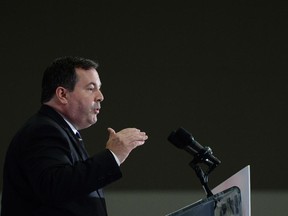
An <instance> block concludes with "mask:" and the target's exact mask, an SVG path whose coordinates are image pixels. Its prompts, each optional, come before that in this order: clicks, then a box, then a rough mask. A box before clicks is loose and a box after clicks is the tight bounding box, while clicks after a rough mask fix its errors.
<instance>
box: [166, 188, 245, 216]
mask: <svg viewBox="0 0 288 216" xmlns="http://www.w3.org/2000/svg"><path fill="white" fill-rule="evenodd" d="M166 216H243V213H242V200H241V191H240V189H239V188H238V187H236V186H234V187H231V188H228V189H226V190H224V191H222V192H220V193H217V194H215V195H213V196H210V197H208V198H205V199H203V200H200V201H198V202H195V203H193V204H191V205H188V206H185V207H183V208H181V209H179V210H177V211H175V212H172V213H170V214H167V215H166Z"/></svg>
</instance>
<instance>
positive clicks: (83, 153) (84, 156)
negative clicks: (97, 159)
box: [75, 131, 89, 160]
mask: <svg viewBox="0 0 288 216" xmlns="http://www.w3.org/2000/svg"><path fill="white" fill-rule="evenodd" d="M75 135H76V137H77V140H78V144H79V147H80V150H81V156H82V158H83V160H86V159H87V158H88V157H89V155H88V153H87V151H86V149H85V147H84V142H83V139H82V137H81V135H80V133H79V132H78V131H77V132H76V134H75Z"/></svg>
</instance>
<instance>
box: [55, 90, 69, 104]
mask: <svg viewBox="0 0 288 216" xmlns="http://www.w3.org/2000/svg"><path fill="white" fill-rule="evenodd" d="M67 93H68V90H67V89H66V88H64V87H61V86H59V87H58V88H57V89H56V92H55V94H56V97H57V99H58V101H59V102H60V103H62V104H67V103H68V100H67Z"/></svg>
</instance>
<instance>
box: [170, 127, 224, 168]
mask: <svg viewBox="0 0 288 216" xmlns="http://www.w3.org/2000/svg"><path fill="white" fill-rule="evenodd" d="M168 140H169V141H170V142H171V143H172V144H174V145H175V146H176V147H177V148H180V149H184V150H186V151H187V152H189V153H190V154H192V155H193V156H194V157H197V158H199V156H201V157H200V159H201V160H203V159H204V162H206V163H208V165H211V163H213V164H214V165H216V166H217V165H218V164H220V163H221V161H220V160H219V159H218V158H216V157H215V156H213V155H212V154H213V153H212V149H211V148H210V147H203V146H202V145H201V144H200V143H198V142H197V141H196V140H195V139H194V137H193V136H192V135H191V134H190V133H189V132H188V131H186V130H185V129H184V128H181V127H180V128H179V129H177V130H176V131H173V132H172V133H171V134H170V135H169V137H168Z"/></svg>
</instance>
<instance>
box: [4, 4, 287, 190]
mask: <svg viewBox="0 0 288 216" xmlns="http://www.w3.org/2000/svg"><path fill="white" fill-rule="evenodd" d="M287 12H288V4H287V3H286V1H283V2H282V1H255V0H254V1H251V0H250V1H248V0H247V1H231V0H230V1H191V0H189V1H188V0H183V1H164V0H163V1H151V2H150V1H109V0H105V1H104V0H102V1H90V0H88V1H73V0H70V1H66V0H64V1H59V0H58V1H54V0H49V1H36V0H33V1H18V2H17V1H8V0H2V1H1V6H0V17H1V20H0V26H1V31H0V49H1V52H0V55H1V56H0V57H1V60H0V63H1V77H2V78H1V100H2V102H1V113H2V122H1V138H0V142H1V148H0V154H1V155H0V158H1V164H0V165H1V170H0V171H1V176H2V167H3V161H4V156H5V152H6V149H7V147H8V145H9V142H10V140H11V138H12V136H13V135H14V133H15V132H16V131H17V129H18V128H19V127H20V126H21V125H22V124H23V122H24V121H25V120H26V119H27V118H28V117H29V116H30V115H32V114H33V113H34V112H36V111H37V110H38V108H39V105H40V103H39V101H40V99H39V98H40V83H41V77H42V72H43V70H44V69H45V68H46V66H47V65H48V64H50V62H51V61H52V60H53V59H54V58H56V57H59V56H64V55H77V56H83V57H87V58H91V59H95V60H98V61H99V63H100V67H99V69H98V71H99V73H100V77H101V80H102V83H103V86H102V90H103V93H104V96H105V101H104V102H103V104H102V110H101V113H100V115H99V118H98V122H97V124H96V125H94V126H92V127H90V128H89V129H87V130H85V131H83V132H82V134H83V136H84V138H85V141H86V146H87V148H88V150H89V152H90V154H94V153H96V152H97V151H99V150H101V149H103V148H104V147H105V143H106V140H107V138H108V133H107V131H106V128H107V127H113V128H114V129H115V130H120V129H123V128H125V127H138V128H140V129H142V130H144V131H146V132H147V133H148V135H149V140H148V142H147V143H146V144H145V145H144V146H142V147H140V148H138V149H136V150H135V151H133V152H132V153H131V155H130V157H129V158H128V159H127V161H126V162H125V163H124V164H123V165H122V170H123V174H124V177H123V179H122V180H121V181H118V182H116V183H114V184H112V185H111V186H110V187H109V188H110V189H111V190H122V189H123V190H124V189H125V190H136V189H143V190H154V189H163V190H164V189H169V190H174V189H175V190H176V189H177V190H178V189H179V190H182V189H200V188H201V186H200V183H199V181H198V179H197V178H196V175H195V174H194V171H193V170H192V169H191V168H190V167H189V165H188V164H189V162H190V161H191V160H192V156H190V155H189V154H188V153H186V152H185V151H182V150H180V149H177V148H175V147H174V146H173V145H172V144H170V143H169V142H168V141H167V136H168V135H169V134H170V132H171V131H173V130H175V129H177V128H178V127H180V126H182V127H184V128H186V129H187V130H188V131H190V132H191V133H192V134H193V136H194V137H195V139H196V140H198V141H199V142H200V143H201V144H202V145H205V146H210V147H211V148H212V149H213V152H214V155H215V156H217V157H218V158H219V159H220V160H221V161H222V164H221V165H220V166H219V167H218V168H216V170H215V171H213V173H212V174H211V175H210V176H209V182H210V186H211V187H213V186H216V185H218V184H219V183H221V182H222V181H224V180H225V179H226V178H228V177H230V176H231V175H233V174H234V173H235V172H237V171H239V170H240V169H242V168H243V167H245V166H246V165H251V187H252V189H253V190H262V189H276V190H282V189H285V190H287V189H288V185H287V178H286V176H287V174H286V172H287V171H286V165H287V161H288V160H287V150H288V148H287V138H286V134H287V132H286V130H287V108H288V107H287V68H288V64H287V62H288V61H287V57H288V54H287V48H288V43H287V38H288V37H287V36H288V30H287V21H288V13H287Z"/></svg>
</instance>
